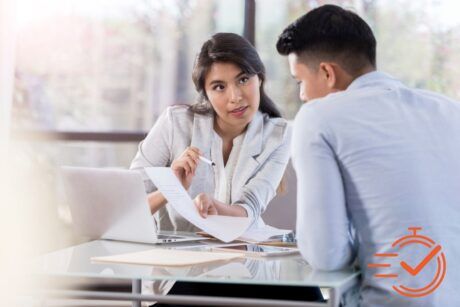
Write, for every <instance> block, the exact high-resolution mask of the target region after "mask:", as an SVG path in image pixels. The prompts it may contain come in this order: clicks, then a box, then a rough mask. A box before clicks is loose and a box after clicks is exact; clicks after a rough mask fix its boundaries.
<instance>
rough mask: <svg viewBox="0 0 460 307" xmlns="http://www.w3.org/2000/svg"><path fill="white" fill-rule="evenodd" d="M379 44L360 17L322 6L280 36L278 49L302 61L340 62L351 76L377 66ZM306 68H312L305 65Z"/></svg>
mask: <svg viewBox="0 0 460 307" xmlns="http://www.w3.org/2000/svg"><path fill="white" fill-rule="evenodd" d="M376 45H377V43H376V41H375V37H374V34H373V33H372V30H371V28H370V27H369V25H368V24H367V23H366V22H365V21H364V20H363V19H362V18H361V17H359V16H358V15H357V14H355V13H353V12H351V11H348V10H344V9H343V8H341V7H339V6H336V5H323V6H320V7H318V8H316V9H314V10H311V11H310V12H308V13H307V14H305V15H303V16H302V17H300V18H299V19H297V20H296V21H294V22H293V23H292V24H290V25H289V26H288V27H287V28H286V29H284V31H283V33H282V34H281V35H280V36H279V38H278V42H277V43H276V49H277V50H278V52H279V53H280V54H282V55H288V54H290V53H295V54H296V55H297V56H299V58H300V60H301V61H302V60H305V59H307V58H308V59H309V60H310V59H314V60H315V64H319V62H320V61H335V62H338V64H340V65H341V66H342V67H343V68H344V69H345V70H346V71H347V72H348V73H349V74H351V75H355V74H356V73H358V72H359V71H360V70H361V69H362V68H364V67H366V66H368V65H372V66H373V67H374V68H375V66H376V62H375V49H376ZM305 64H312V63H306V61H305Z"/></svg>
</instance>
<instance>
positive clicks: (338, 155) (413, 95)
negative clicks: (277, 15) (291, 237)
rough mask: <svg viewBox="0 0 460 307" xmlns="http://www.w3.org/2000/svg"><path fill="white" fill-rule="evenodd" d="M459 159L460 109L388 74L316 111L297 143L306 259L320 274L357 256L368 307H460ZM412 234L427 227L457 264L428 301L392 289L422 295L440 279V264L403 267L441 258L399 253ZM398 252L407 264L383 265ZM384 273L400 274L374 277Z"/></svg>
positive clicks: (417, 249)
mask: <svg viewBox="0 0 460 307" xmlns="http://www.w3.org/2000/svg"><path fill="white" fill-rule="evenodd" d="M459 153H460V104H459V103H457V102H454V101H451V100H448V99H447V98H445V97H443V96H440V95H437V94H434V93H431V92H426V91H420V90H413V89H409V88H407V87H405V86H404V85H402V84H401V83H400V82H398V81H397V80H394V79H392V78H390V77H389V76H387V75H385V74H382V73H379V72H372V73H369V74H366V75H364V76H362V77H360V78H358V79H357V80H355V81H354V82H353V83H352V84H351V85H350V86H349V88H348V89H347V90H346V91H344V92H340V93H336V94H331V95H329V96H327V97H325V98H323V99H319V100H317V101H314V102H311V103H308V104H307V105H305V106H304V107H303V108H302V110H301V111H300V112H299V114H298V116H297V118H296V123H295V129H294V138H293V161H294V166H295V168H296V171H297V176H298V181H299V182H298V183H299V187H301V188H300V189H299V191H300V192H299V198H298V221H297V222H298V223H297V224H298V228H297V231H298V232H299V237H300V242H299V245H300V247H301V249H302V253H303V254H304V256H305V257H306V258H307V260H309V261H310V262H311V263H312V265H313V266H315V267H318V268H322V269H336V268H340V267H342V266H344V265H346V264H347V263H348V262H349V261H350V260H351V259H352V258H353V256H354V255H353V253H354V251H357V252H358V259H359V264H360V267H361V270H362V271H363V275H364V276H363V282H362V286H361V303H362V305H363V306H385V305H388V306H400V305H402V304H404V305H407V306H460V299H459V298H458V296H457V295H456V293H455V292H454V291H455V290H456V289H455V288H456V286H458V285H459V281H460V271H459V269H458V268H460V265H459V264H457V263H456V260H457V259H456V258H458V257H460V243H457V240H458V239H457V238H456V235H457V234H460V223H459V222H460V158H459ZM315 174H316V175H315ZM335 178H341V180H340V179H339V180H336V179H335ZM341 207H343V208H341ZM348 220H351V225H349V224H348ZM408 227H421V228H422V229H421V230H418V233H419V234H422V235H426V236H429V237H430V238H432V239H433V240H434V241H435V242H437V243H439V244H440V245H441V246H442V250H441V252H444V254H445V257H446V259H447V263H448V265H447V274H446V276H445V280H444V281H443V283H442V284H441V285H440V287H439V288H438V289H436V290H435V291H434V292H433V293H431V294H430V295H428V296H425V297H423V298H408V297H405V296H401V295H400V294H397V293H396V292H395V291H394V290H393V288H392V286H393V285H397V286H399V285H401V284H404V285H406V286H408V287H412V288H422V287H424V286H425V285H427V284H429V283H430V281H431V280H432V279H433V277H434V276H435V274H436V267H437V265H436V264H437V263H436V260H435V259H436V258H435V257H433V259H432V260H431V261H429V262H427V264H426V265H425V266H423V268H422V266H420V267H419V268H420V272H419V273H418V272H417V274H414V275H411V274H409V272H408V271H407V270H405V269H403V268H402V267H401V265H400V261H401V260H402V259H403V260H404V261H406V262H407V263H408V264H409V265H411V267H412V268H416V266H417V265H418V264H419V263H421V262H422V261H423V259H424V258H425V257H426V256H427V255H428V254H429V252H430V250H431V247H427V246H424V245H423V244H421V243H419V244H413V246H404V247H403V248H402V249H401V250H398V249H397V247H392V243H393V242H394V241H396V239H398V238H400V237H402V236H404V235H407V234H409V230H408ZM350 228H351V231H350V232H351V235H349V233H350V232H349V229H350ZM353 229H354V230H356V235H355V237H354V239H350V237H353ZM395 251H399V252H400V253H399V254H400V255H399V256H400V257H401V259H399V258H398V259H399V260H398V259H397V258H393V259H384V258H381V257H376V256H374V254H375V253H380V254H382V253H394V252H395ZM441 252H439V253H438V254H437V255H441ZM376 263H390V264H391V267H373V268H368V264H376ZM413 273H415V272H413ZM374 274H397V275H398V277H397V278H392V277H386V278H378V277H375V276H374ZM390 276H391V275H390ZM456 300H457V301H456Z"/></svg>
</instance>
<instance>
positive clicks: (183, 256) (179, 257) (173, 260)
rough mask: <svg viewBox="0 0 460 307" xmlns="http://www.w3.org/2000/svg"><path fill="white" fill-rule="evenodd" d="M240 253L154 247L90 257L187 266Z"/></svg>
mask: <svg viewBox="0 0 460 307" xmlns="http://www.w3.org/2000/svg"><path fill="white" fill-rule="evenodd" d="M242 257H244V254H241V253H215V252H197V251H186V250H174V249H161V248H155V249H150V250H146V251H141V252H135V253H127V254H120V255H112V256H103V257H92V258H91V261H94V262H105V263H125V264H139V265H159V266H162V265H164V266H189V265H196V264H200V263H206V262H214V261H222V260H224V261H228V260H232V259H235V258H242Z"/></svg>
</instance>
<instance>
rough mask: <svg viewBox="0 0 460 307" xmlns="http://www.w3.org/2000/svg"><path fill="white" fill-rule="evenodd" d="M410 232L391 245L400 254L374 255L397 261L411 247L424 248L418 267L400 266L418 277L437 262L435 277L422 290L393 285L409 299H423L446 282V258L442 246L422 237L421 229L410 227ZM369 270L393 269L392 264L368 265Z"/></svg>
mask: <svg viewBox="0 0 460 307" xmlns="http://www.w3.org/2000/svg"><path fill="white" fill-rule="evenodd" d="M408 229H409V232H413V233H411V234H409V235H405V236H403V237H401V238H399V239H397V240H396V241H394V242H393V244H392V245H391V247H392V248H394V249H396V250H397V251H399V252H398V253H382V254H379V253H376V254H374V256H375V257H381V258H393V259H397V257H399V255H400V252H402V250H403V249H405V248H408V247H410V246H411V245H413V244H418V245H421V246H423V247H424V248H425V249H426V250H427V252H426V255H425V256H424V258H423V259H422V261H421V262H419V263H418V264H416V266H415V267H414V266H411V265H409V264H408V263H406V262H405V261H399V266H400V267H401V268H402V269H403V270H405V271H406V272H408V273H409V274H410V275H411V276H414V277H416V276H417V275H418V274H419V273H420V272H422V271H423V269H424V268H425V267H426V266H427V265H428V264H429V263H431V262H436V265H437V268H436V273H435V274H434V277H433V278H432V279H431V280H430V281H429V282H428V283H427V284H426V285H425V286H424V287H421V288H411V287H408V286H404V285H402V284H400V285H393V290H395V291H396V292H397V293H399V294H400V295H403V296H407V297H422V296H426V295H429V294H430V293H432V292H433V291H434V290H436V289H437V288H438V287H439V285H440V284H441V283H442V281H443V280H444V277H445V275H446V264H447V262H446V256H445V255H444V252H443V251H442V247H441V245H439V244H437V243H436V242H435V241H434V240H433V239H431V238H430V237H427V236H424V235H420V234H418V233H417V231H419V230H421V229H422V228H421V227H409V228H408ZM367 267H368V268H389V267H391V264H390V263H369V264H368V265H367ZM374 277H376V278H394V279H396V280H397V278H398V274H374Z"/></svg>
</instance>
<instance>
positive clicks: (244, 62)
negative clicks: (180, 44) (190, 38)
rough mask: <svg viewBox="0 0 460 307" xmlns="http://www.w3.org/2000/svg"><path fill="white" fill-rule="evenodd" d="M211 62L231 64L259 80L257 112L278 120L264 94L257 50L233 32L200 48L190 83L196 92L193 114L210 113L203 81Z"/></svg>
mask: <svg viewBox="0 0 460 307" xmlns="http://www.w3.org/2000/svg"><path fill="white" fill-rule="evenodd" d="M214 63H232V64H235V65H236V66H238V67H239V68H241V70H242V71H243V72H244V73H245V74H248V75H250V76H253V75H257V76H258V77H259V79H260V80H261V85H260V105H259V111H261V112H262V113H266V114H268V116H270V117H281V113H280V111H279V110H278V108H277V107H276V105H275V103H274V102H273V101H272V100H271V99H270V98H269V97H268V96H267V94H265V91H264V82H265V67H264V64H263V63H262V61H261V60H260V57H259V55H258V54H257V51H256V49H255V48H254V47H253V46H252V45H251V43H249V42H248V41H247V40H246V39H244V38H243V37H241V36H239V35H237V34H234V33H217V34H215V35H213V36H212V37H211V39H209V40H208V41H206V42H205V43H204V44H203V46H202V47H201V51H200V53H199V54H198V56H197V58H196V60H195V65H194V67H193V72H192V80H193V83H194V84H195V88H196V90H197V92H198V95H199V96H198V99H197V102H196V103H195V104H193V105H191V106H190V109H191V110H192V112H195V113H199V114H209V113H212V112H213V109H212V106H211V104H210V103H209V101H208V97H207V95H206V91H205V78H206V75H207V74H208V72H209V70H210V69H211V66H212V64H214Z"/></svg>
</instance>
